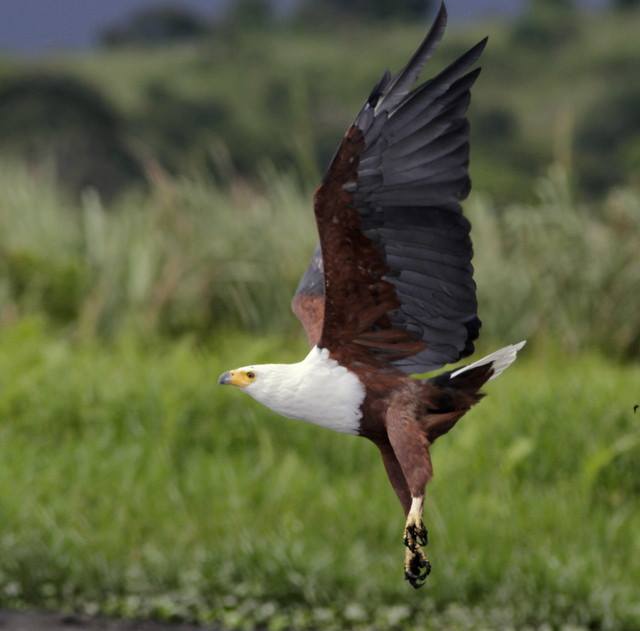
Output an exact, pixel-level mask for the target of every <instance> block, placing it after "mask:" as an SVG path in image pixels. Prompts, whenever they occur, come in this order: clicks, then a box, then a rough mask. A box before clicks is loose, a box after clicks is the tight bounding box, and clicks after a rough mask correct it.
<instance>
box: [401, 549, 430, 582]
mask: <svg viewBox="0 0 640 631" xmlns="http://www.w3.org/2000/svg"><path fill="white" fill-rule="evenodd" d="M429 574H431V563H429V561H427V559H425V558H424V557H423V556H422V555H421V554H414V555H413V556H412V557H411V560H410V561H409V567H408V569H405V571H404V578H405V580H407V581H409V584H410V585H411V587H413V588H414V589H419V588H420V587H422V586H423V585H424V583H425V581H426V580H427V576H429Z"/></svg>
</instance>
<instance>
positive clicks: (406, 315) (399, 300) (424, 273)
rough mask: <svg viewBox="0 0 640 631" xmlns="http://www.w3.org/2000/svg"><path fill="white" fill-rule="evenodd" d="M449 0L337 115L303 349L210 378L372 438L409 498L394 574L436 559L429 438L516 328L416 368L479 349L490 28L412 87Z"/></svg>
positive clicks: (277, 407)
mask: <svg viewBox="0 0 640 631" xmlns="http://www.w3.org/2000/svg"><path fill="white" fill-rule="evenodd" d="M446 21H447V13H446V9H445V6H444V4H443V5H442V6H441V8H440V11H439V12H438V15H437V17H436V19H435V22H434V24H433V26H432V28H431V30H430V31H429V33H428V34H427V36H426V37H425V39H424V41H423V42H422V43H421V44H420V47H419V48H418V49H417V50H416V52H415V53H414V55H413V56H412V57H411V59H410V60H409V63H408V64H407V65H406V67H405V68H404V69H403V70H402V71H401V72H399V73H398V74H397V75H396V76H392V75H391V74H390V73H389V72H388V71H387V72H385V74H384V75H383V76H382V78H381V79H380V81H379V82H378V83H377V84H376V85H375V87H374V88H373V90H372V92H371V94H370V96H369V98H368V99H367V101H366V103H365V104H364V106H363V107H362V109H361V110H360V112H359V114H358V115H357V116H356V119H355V121H354V123H353V124H352V125H351V126H350V127H349V129H348V130H347V132H346V134H345V136H344V138H343V139H342V142H341V143H340V146H339V147H338V150H337V152H336V154H335V156H334V158H333V160H332V161H331V164H330V166H329V168H328V170H327V173H326V175H325V176H324V179H323V181H322V184H321V185H320V187H319V188H318V189H317V191H316V193H315V197H314V211H315V218H316V224H317V228H318V234H319V237H320V244H319V246H318V248H317V249H316V251H315V253H314V255H313V257H312V259H311V264H310V265H309V268H308V269H307V270H306V272H305V274H304V276H303V277H302V279H301V281H300V284H299V286H298V289H297V291H296V294H295V296H294V298H293V302H292V308H293V311H294V313H295V314H296V315H297V317H298V318H299V319H300V321H301V322H302V325H303V326H304V329H305V331H306V334H307V337H308V340H309V345H310V346H311V351H310V352H309V354H308V355H307V356H306V357H305V358H304V359H303V360H302V361H301V362H298V363H295V364H267V365H256V366H246V367H244V368H238V369H236V370H231V371H228V372H225V373H223V374H222V375H221V376H220V378H219V383H220V384H225V385H227V384H228V385H233V386H237V387H238V388H240V389H242V390H244V391H245V392H246V393H247V394H249V395H251V396H252V397H253V398H254V399H256V400H257V401H259V402H260V403H262V404H264V405H266V406H267V407H269V408H271V409H272V410H274V411H276V412H278V413H279V414H282V415H283V416H287V417H290V418H295V419H300V420H303V421H307V422H310V423H315V424H317V425H321V426H323V427H327V428H329V429H333V430H335V431H338V432H344V433H348V434H356V435H359V436H363V437H365V438H368V439H369V440H371V441H372V442H373V443H374V444H375V445H376V446H377V447H378V449H379V450H380V453H381V455H382V460H383V462H384V466H385V468H386V471H387V475H388V477H389V481H390V482H391V485H392V486H393V489H394V491H395V492H396V494H397V496H398V499H399V500H400V503H401V504H402V507H403V509H404V512H405V516H406V523H405V528H404V545H405V546H406V551H405V561H404V571H405V578H406V579H407V580H408V581H409V582H410V584H411V585H412V586H413V587H419V586H421V585H422V584H423V583H424V581H425V579H426V577H427V575H428V574H429V572H430V570H431V565H430V563H429V562H428V561H427V559H426V557H425V555H424V552H423V547H424V546H426V544H427V530H426V528H425V527H424V524H423V521H422V512H423V501H424V493H425V486H426V484H427V482H429V480H430V479H431V477H432V471H433V468H432V464H431V458H430V456H429V448H430V446H431V445H432V444H433V442H434V441H435V440H436V439H437V438H438V437H440V436H442V435H443V434H446V433H447V432H448V431H449V430H450V429H451V428H452V427H453V426H454V425H455V424H456V423H457V421H458V420H459V419H460V418H461V417H462V416H463V415H464V414H465V412H467V411H468V410H469V408H471V406H473V405H474V404H475V403H477V402H478V401H479V400H480V398H481V397H482V394H481V393H480V391H479V390H480V388H481V387H482V386H483V384H484V383H486V382H487V381H489V380H490V379H493V378H494V377H497V376H498V375H499V374H500V373H501V372H502V371H503V370H504V369H505V368H507V366H509V365H510V364H511V363H512V362H513V361H514V360H515V358H516V354H517V352H518V351H519V350H520V349H521V348H522V347H523V346H524V342H520V343H519V344H514V345H511V346H507V347H505V348H503V349H500V350H499V351H497V352H495V353H492V354H491V355H488V356H487V357H483V358H482V359H479V360H478V361H476V362H474V363H471V364H469V365H467V366H463V367H462V368H458V369H457V370H453V371H447V372H443V373H441V374H438V375H437V376H435V377H432V378H428V379H424V378H423V379H420V378H415V377H411V376H410V375H411V374H412V373H426V372H430V371H433V370H435V369H437V368H441V367H442V366H444V365H445V364H451V363H454V362H457V361H458V360H460V359H461V358H463V357H467V356H469V355H471V354H472V353H473V352H474V341H475V340H476V339H477V337H478V333H479V330H480V324H481V323H480V320H479V319H478V315H477V301H476V285H475V282H474V280H473V267H472V265H471V258H472V255H473V250H472V245H471V239H470V237H469V232H470V227H471V226H470V223H469V221H468V220H467V219H466V218H465V217H464V215H463V214H462V209H461V206H460V202H461V201H462V200H463V199H465V198H466V197H467V195H468V193H469V190H470V188H471V182H470V179H469V174H468V166H469V122H468V120H467V118H466V111H467V108H468V105H469V101H470V89H471V86H472V85H473V84H474V82H475V80H476V79H477V78H478V74H479V72H480V68H475V69H473V66H474V64H475V63H476V62H477V60H478V58H479V57H480V55H481V53H482V51H483V49H484V47H485V44H486V41H487V40H486V38H485V39H484V40H482V41H481V42H480V43H478V44H477V45H476V46H474V47H473V48H471V49H470V50H469V51H468V52H466V53H465V54H463V55H462V56H461V57H460V58H459V59H457V60H456V61H454V62H453V63H452V64H451V65H449V66H448V67H447V68H445V69H444V70H443V71H441V72H440V73H439V74H438V75H436V76H435V77H434V78H432V79H430V80H428V81H426V82H425V83H422V84H420V85H418V86H417V87H414V84H415V83H416V81H417V79H418V76H419V74H420V72H421V70H422V67H423V66H424V64H425V62H426V61H427V60H428V59H429V57H431V55H432V53H433V51H434V49H435V48H436V45H437V44H438V42H439V41H440V39H441V37H442V35H443V33H444V30H445V25H446Z"/></svg>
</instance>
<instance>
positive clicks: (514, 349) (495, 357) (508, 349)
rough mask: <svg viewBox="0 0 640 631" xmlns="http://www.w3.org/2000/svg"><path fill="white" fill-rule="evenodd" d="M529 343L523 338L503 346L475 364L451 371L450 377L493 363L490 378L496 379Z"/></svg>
mask: <svg viewBox="0 0 640 631" xmlns="http://www.w3.org/2000/svg"><path fill="white" fill-rule="evenodd" d="M526 343H527V341H526V340H522V342H518V343H517V344H511V345H509V346H505V347H504V348H501V349H500V350H499V351H496V352H495V353H491V355H487V356H486V357H483V358H482V359H479V360H478V361H477V362H473V364H469V365H468V366H463V367H462V368H460V369H459V370H456V371H455V372H453V373H451V377H450V379H453V378H454V377H457V376H458V375H460V374H462V373H463V372H467V370H471V369H472V368H477V367H478V366H485V365H486V364H492V366H491V367H492V369H493V375H491V377H490V378H489V381H491V379H495V378H496V377H497V376H498V375H499V374H500V373H502V372H504V371H505V370H506V369H507V368H509V366H511V364H513V362H514V361H515V360H516V357H517V355H518V351H519V350H520V349H521V348H522V347H523V346H524V345H525V344H526Z"/></svg>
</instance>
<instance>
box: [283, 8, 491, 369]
mask: <svg viewBox="0 0 640 631" xmlns="http://www.w3.org/2000/svg"><path fill="white" fill-rule="evenodd" d="M445 25H446V10H445V8H444V5H442V7H441V9H440V12H439V13H438V16H437V18H436V20H435V22H434V25H433V27H432V28H431V30H430V32H429V34H428V35H427V36H426V38H425V40H424V41H423V42H422V44H421V45H420V47H419V48H418V50H417V51H416V53H415V54H414V55H413V57H412V58H411V60H410V62H409V64H408V65H407V66H406V68H405V69H404V70H402V71H401V72H400V73H399V75H398V76H397V77H396V78H392V77H391V76H390V75H389V74H388V73H385V74H384V75H383V77H382V79H381V80H380V81H379V82H378V84H377V85H376V86H375V87H374V89H373V91H372V93H371V95H370V97H369V99H368V100H367V102H366V104H365V106H364V107H363V109H362V110H361V112H360V113H359V114H358V116H357V117H356V120H355V122H354V124H353V125H352V126H351V127H350V128H349V130H348V131H347V134H346V135H345V137H344V139H343V141H342V143H341V145H340V147H339V148H338V151H337V153H336V155H335V157H334V158H333V161H332V163H331V165H330V167H329V169H328V171H327V174H326V175H325V178H324V180H323V183H322V185H321V186H320V188H319V189H318V191H317V192H316V196H315V200H314V201H315V204H314V206H315V214H316V222H317V225H318V232H319V235H320V248H321V252H320V251H316V254H315V255H314V258H313V260H312V263H311V265H310V267H309V270H307V272H306V274H305V276H304V277H303V279H302V281H301V283H300V286H299V288H298V291H297V293H296V296H295V297H294V311H296V314H297V315H298V316H299V317H300V319H301V320H302V322H303V324H304V326H305V329H306V330H307V334H308V336H309V340H310V342H311V343H315V344H320V345H321V346H324V347H327V348H329V349H330V350H335V349H338V348H339V349H341V352H345V349H346V350H348V351H350V352H351V353H353V354H354V355H355V356H357V358H358V359H359V360H363V361H374V362H376V363H383V364H387V365H389V364H391V365H393V366H396V367H398V368H400V369H402V370H404V371H406V372H425V371H429V370H434V369H436V368H439V367H440V366H442V365H444V364H446V363H451V362H455V361H457V360H458V359H460V358H461V357H465V356H467V355H469V354H471V353H472V352H473V350H474V347H473V342H474V340H475V339H476V338H477V337H478V333H479V329H480V325H481V323H480V320H479V319H478V317H477V302H476V288H475V282H474V280H473V267H472V265H471V258H472V256H473V249H472V244H471V239H470V237H469V231H470V224H469V222H468V220H467V219H466V218H465V217H464V216H463V215H462V209H461V206H460V202H461V200H463V199H464V198H465V197H466V196H467V195H468V193H469V190H470V188H471V183H470V180H469V174H468V164H469V124H468V121H467V119H466V111H467V107H468V105H469V100H470V92H469V91H470V89H471V86H472V85H473V83H474V81H475V80H476V79H477V77H478V74H479V69H475V70H472V69H471V67H472V66H473V65H474V64H475V62H476V61H477V60H478V58H479V57H480V55H481V53H482V50H483V49H484V46H485V44H486V40H483V41H482V42H480V43H479V44H477V45H476V46H474V47H473V48H471V49H470V50H469V51H468V52H466V53H465V54H464V55H462V56H461V57H460V58H458V59H457V60H456V61H454V62H453V63H452V64H451V65H449V66H448V67H447V68H445V69H444V70H443V71H442V72H441V73H440V74H438V75H437V76H436V77H434V78H433V79H431V80H429V81H427V82H426V83H423V84H422V85H420V86H418V87H417V88H415V89H413V90H411V88H412V87H413V84H414V83H415V81H416V79H417V77H418V75H419V73H420V70H421V69H422V67H423V66H424V63H425V62H426V60H427V59H428V58H429V57H430V56H431V54H432V53H433V50H434V48H435V46H436V44H437V43H438V42H439V41H440V39H441V37H442V34H443V32H444V28H445ZM320 280H322V282H320ZM314 301H315V302H314ZM320 303H321V304H322V308H321V309H320V308H319V306H318V305H319V304H320ZM309 305H315V306H314V308H310V307H309ZM310 314H313V318H315V319H313V318H312V317H310ZM318 318H319V319H318ZM310 331H311V332H312V333H313V334H311V333H310Z"/></svg>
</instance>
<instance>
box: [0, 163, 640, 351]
mask: <svg viewBox="0 0 640 631" xmlns="http://www.w3.org/2000/svg"><path fill="white" fill-rule="evenodd" d="M570 190H571V187H570V185H569V183H568V181H567V178H566V175H565V174H564V173H563V172H562V171H561V170H559V169H554V170H552V171H551V172H550V175H549V176H548V177H547V178H546V179H544V180H542V181H541V182H540V184H539V194H538V197H539V199H538V201H537V202H536V203H535V204H527V205H523V204H514V205H511V206H508V207H507V208H504V209H500V208H496V207H494V206H493V205H492V203H491V201H490V200H489V199H488V198H485V197H484V196H482V195H481V194H477V195H476V196H475V197H473V198H472V199H471V200H470V201H469V203H468V204H467V206H466V212H467V215H468V216H469V217H470V218H471V221H472V223H473V232H472V236H473V239H474V244H475V252H476V254H475V259H474V265H475V268H476V274H475V276H476V280H477V282H478V294H479V298H480V317H481V319H482V320H483V322H484V328H483V331H482V333H483V336H484V339H485V340H486V341H487V342H491V343H497V342H498V341H512V340H516V339H520V338H524V337H526V338H530V339H532V340H533V341H534V343H549V344H553V345H557V346H559V347H560V348H562V349H563V350H566V351H578V350H582V349H592V348H597V349H599V350H600V351H601V352H603V353H605V354H608V355H611V356H614V357H623V356H624V357H632V356H638V354H640V318H638V317H637V313H638V306H639V297H638V287H640V265H639V264H638V234H639V233H640V195H638V193H637V192H634V191H632V190H619V191H615V192H612V193H611V194H610V196H609V197H608V199H607V200H606V201H605V202H603V203H602V204H600V205H598V206H595V207H588V206H583V205H581V204H579V203H577V202H575V200H574V199H573V198H572V195H571V192H570ZM0 192H1V193H0V321H4V322H10V321H12V320H15V319H19V318H20V317H21V316H23V315H25V314H33V313H38V314H39V313H42V314H45V315H46V317H47V318H48V319H49V320H51V321H52V322H55V323H57V324H58V325H62V326H64V327H66V328H67V329H68V330H69V331H70V332H71V333H72V334H74V335H77V336H81V337H89V338H91V337H93V336H95V335H99V336H102V337H105V336H106V337H109V336H113V335H114V334H117V333H118V332H119V331H123V330H137V331H138V332H143V333H148V332H154V333H158V332H159V333H161V334H169V335H179V334H185V333H188V334H191V333H195V334H197V335H198V336H200V337H206V336H208V335H210V334H212V333H213V332H215V331H216V330H217V329H219V328H220V327H229V326H231V327H236V328H238V327H243V328H246V329H248V330H252V331H255V332H265V331H271V332H281V333H282V332H289V331H294V330H296V327H297V325H296V323H295V320H294V319H293V316H292V315H291V312H290V310H289V301H290V299H291V296H292V294H293V291H294V289H295V286H296V283H297V281H298V278H299V277H300V275H301V274H302V272H303V270H304V269H305V267H306V265H307V261H308V257H309V256H310V253H311V251H312V249H313V247H314V244H315V242H316V239H317V237H316V232H315V225H314V221H313V212H312V203H311V193H310V192H309V191H304V190H301V189H300V187H299V186H298V185H297V184H296V183H295V181H294V180H292V179H289V178H287V177H285V176H282V175H276V174H275V173H273V172H268V173H265V175H264V177H263V183H262V185H261V186H260V187H255V186H254V187H249V186H247V185H245V184H243V183H242V182H241V181H237V180H236V181H235V183H233V184H232V185H231V186H230V187H229V188H228V189H225V190H223V189H221V188H218V187H216V186H214V185H212V184H211V183H208V182H206V181H204V180H197V179H178V180H174V179H170V178H168V177H157V178H156V180H155V184H154V186H153V188H152V191H151V193H150V194H149V195H148V196H142V195H139V196H136V195H131V196H129V197H128V198H126V199H124V200H123V201H122V202H121V203H120V204H119V205H117V206H115V207H103V206H102V205H101V203H100V200H99V198H98V197H97V196H95V195H93V194H91V193H90V192H88V193H86V195H85V196H84V198H83V200H82V202H81V203H80V204H73V203H71V202H69V201H68V200H65V199H64V198H63V197H62V196H61V195H60V194H59V193H58V192H57V191H56V189H55V186H53V185H52V183H51V182H50V181H48V180H47V178H46V177H45V176H42V177H34V175H33V174H27V173H25V172H24V171H22V170H20V169H17V168H14V169H11V168H10V167H9V166H7V167H6V168H3V169H2V174H0Z"/></svg>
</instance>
